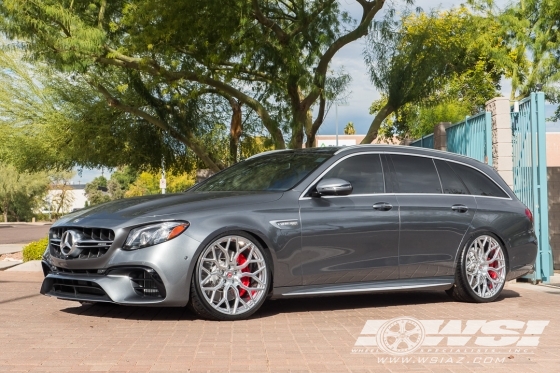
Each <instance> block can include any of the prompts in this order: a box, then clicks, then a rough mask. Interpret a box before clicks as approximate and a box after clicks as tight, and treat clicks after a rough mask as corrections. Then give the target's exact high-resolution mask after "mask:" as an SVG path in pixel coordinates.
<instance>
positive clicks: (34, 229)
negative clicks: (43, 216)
mask: <svg viewBox="0 0 560 373" xmlns="http://www.w3.org/2000/svg"><path fill="white" fill-rule="evenodd" d="M49 228H50V224H48V225H46V223H45V224H22V223H10V224H7V225H6V224H0V245H5V244H17V243H22V244H25V243H29V242H31V241H36V240H39V239H41V238H44V237H47V234H48V232H49Z"/></svg>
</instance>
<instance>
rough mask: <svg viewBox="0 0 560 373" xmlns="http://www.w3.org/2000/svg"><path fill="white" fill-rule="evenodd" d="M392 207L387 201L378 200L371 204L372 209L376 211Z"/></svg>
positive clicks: (387, 209)
mask: <svg viewBox="0 0 560 373" xmlns="http://www.w3.org/2000/svg"><path fill="white" fill-rule="evenodd" d="M392 208H393V205H391V204H390V203H387V202H378V203H375V204H374V205H373V209H374V210H378V211H389V210H391V209H392Z"/></svg>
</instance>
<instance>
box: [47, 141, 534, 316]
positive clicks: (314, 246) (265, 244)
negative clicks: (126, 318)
mask: <svg viewBox="0 0 560 373" xmlns="http://www.w3.org/2000/svg"><path fill="white" fill-rule="evenodd" d="M536 253H537V240H536V237H535V233H534V229H533V222H532V215H531V211H529V209H527V207H525V206H524V205H523V204H522V203H521V202H520V201H519V200H518V199H517V198H516V197H515V195H514V193H513V192H512V191H511V189H510V188H508V186H507V185H506V183H505V182H504V181H503V180H502V179H501V178H500V176H498V174H497V173H496V172H495V171H494V169H492V168H491V167H489V166H487V165H485V164H483V163H480V162H478V161H476V160H473V159H471V158H467V157H463V156H459V155H455V154H451V153H446V152H440V151H435V150H428V149H420V148H414V147H403V146H383V145H371V146H369V145H368V146H365V145H364V146H351V147H344V148H338V147H329V148H315V149H304V150H283V151H274V152H269V153H263V154H260V155H257V156H254V157H252V158H249V159H247V160H245V161H243V162H240V163H238V164H236V165H234V166H232V167H230V168H228V169H226V170H224V171H222V172H220V173H218V174H216V175H214V176H213V177H211V178H209V179H207V180H205V181H204V182H202V183H200V184H198V185H196V186H194V187H193V188H191V189H190V190H188V191H187V192H185V193H180V194H172V195H156V196H146V197H138V198H130V199H123V200H119V201H114V202H109V203H106V204H103V205H99V206H95V207H92V208H89V209H85V210H80V211H78V212H76V213H73V214H71V215H68V216H65V217H64V218H62V219H60V220H59V221H57V222H56V223H55V224H54V225H53V226H52V228H51V230H50V233H49V247H48V249H47V251H46V252H45V254H44V257H43V261H42V265H43V270H44V273H45V279H44V282H43V285H42V287H41V293H42V294H45V295H50V296H54V297H58V298H61V299H69V300H76V301H81V302H113V303H118V304H126V305H158V306H185V305H187V304H189V305H190V307H191V308H192V309H193V310H194V311H195V312H196V313H197V314H199V315H200V316H202V317H205V318H210V319H218V320H235V319H241V318H246V317H248V316H249V315H251V314H253V313H254V312H255V311H257V310H258V309H259V307H260V306H261V305H262V304H263V302H264V301H265V300H266V299H267V298H269V297H272V298H283V297H308V296H315V295H331V294H333V295H335V294H351V293H366V292H376V291H397V290H411V289H440V290H445V291H447V293H448V294H449V295H451V296H452V297H453V298H455V299H458V300H462V301H470V302H489V301H493V300H495V299H496V298H497V297H498V296H499V295H500V292H501V291H502V289H503V287H504V283H505V281H507V280H511V279H514V278H517V277H519V276H522V275H524V274H526V273H528V272H530V271H532V270H533V265H534V261H535V257H536Z"/></svg>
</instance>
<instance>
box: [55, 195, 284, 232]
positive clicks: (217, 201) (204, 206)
mask: <svg viewBox="0 0 560 373" xmlns="http://www.w3.org/2000/svg"><path fill="white" fill-rule="evenodd" d="M282 194H283V193H277V192H186V193H179V194H164V195H161V194H160V195H152V196H143V197H134V198H125V199H120V200H116V201H112V202H108V203H104V204H102V205H98V206H94V207H91V208H88V209H84V210H80V211H77V212H75V213H72V214H69V215H66V216H64V217H62V218H61V219H60V220H58V221H57V222H56V223H55V224H53V227H54V226H60V225H72V226H80V227H96V228H121V227H124V226H132V225H137V224H143V223H146V222H151V221H156V220H169V219H178V220H188V219H189V218H190V217H192V216H193V213H195V212H196V211H201V210H209V209H218V208H228V207H231V206H236V205H244V206H247V205H254V204H263V203H267V202H272V201H276V200H277V199H279V198H280V197H281V196H282Z"/></svg>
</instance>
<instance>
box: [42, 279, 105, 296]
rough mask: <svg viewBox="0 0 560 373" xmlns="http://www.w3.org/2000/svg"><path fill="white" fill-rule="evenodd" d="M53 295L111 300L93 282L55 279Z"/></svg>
mask: <svg viewBox="0 0 560 373" xmlns="http://www.w3.org/2000/svg"><path fill="white" fill-rule="evenodd" d="M51 293H52V294H53V295H55V296H60V297H64V296H69V297H72V298H96V299H99V300H110V298H109V296H108V295H107V293H105V290H103V288H101V286H99V285H98V284H96V283H95V282H92V281H83V280H66V279H60V278H54V279H53V283H52V290H51Z"/></svg>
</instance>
